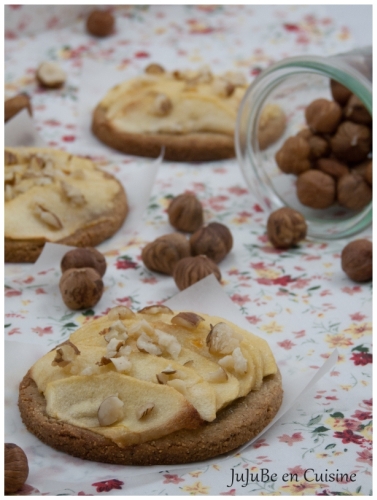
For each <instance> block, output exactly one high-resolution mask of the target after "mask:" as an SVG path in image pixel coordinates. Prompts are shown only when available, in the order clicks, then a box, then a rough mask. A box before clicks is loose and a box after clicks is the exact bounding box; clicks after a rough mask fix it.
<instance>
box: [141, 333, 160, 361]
mask: <svg viewBox="0 0 377 500" xmlns="http://www.w3.org/2000/svg"><path fill="white" fill-rule="evenodd" d="M136 347H137V348H138V349H139V351H141V352H147V353H148V354H153V355H154V356H161V354H162V351H161V349H160V348H159V347H158V346H156V345H155V344H153V342H151V339H150V337H148V335H147V334H145V333H142V334H141V335H140V336H139V337H138V339H137V341H136Z"/></svg>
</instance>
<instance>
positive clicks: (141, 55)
mask: <svg viewBox="0 0 377 500" xmlns="http://www.w3.org/2000/svg"><path fill="white" fill-rule="evenodd" d="M135 57H136V58H137V59H145V58H146V57H150V54H149V53H148V52H145V51H143V50H140V51H139V52H135Z"/></svg>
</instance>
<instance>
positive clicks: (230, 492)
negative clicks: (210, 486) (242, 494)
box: [220, 488, 236, 496]
mask: <svg viewBox="0 0 377 500" xmlns="http://www.w3.org/2000/svg"><path fill="white" fill-rule="evenodd" d="M220 495H224V496H226V495H229V496H235V495H236V490H235V488H232V489H231V490H229V491H224V492H223V493H220Z"/></svg>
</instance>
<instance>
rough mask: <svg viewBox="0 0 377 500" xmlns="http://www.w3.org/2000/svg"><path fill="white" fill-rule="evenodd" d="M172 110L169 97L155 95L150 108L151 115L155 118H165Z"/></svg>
mask: <svg viewBox="0 0 377 500" xmlns="http://www.w3.org/2000/svg"><path fill="white" fill-rule="evenodd" d="M172 108H173V104H172V102H171V100H170V99H169V97H168V96H167V95H165V94H162V93H161V94H157V95H156V97H155V99H154V102H153V105H152V108H151V113H152V115H156V116H166V115H168V114H169V113H170V111H171V110H172Z"/></svg>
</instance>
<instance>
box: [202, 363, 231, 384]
mask: <svg viewBox="0 0 377 500" xmlns="http://www.w3.org/2000/svg"><path fill="white" fill-rule="evenodd" d="M206 380H207V382H211V383H214V384H217V383H222V382H226V381H227V380H228V374H227V373H226V371H225V370H224V368H223V367H221V366H220V368H219V369H218V370H216V371H214V372H209V373H207V375H206Z"/></svg>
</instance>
